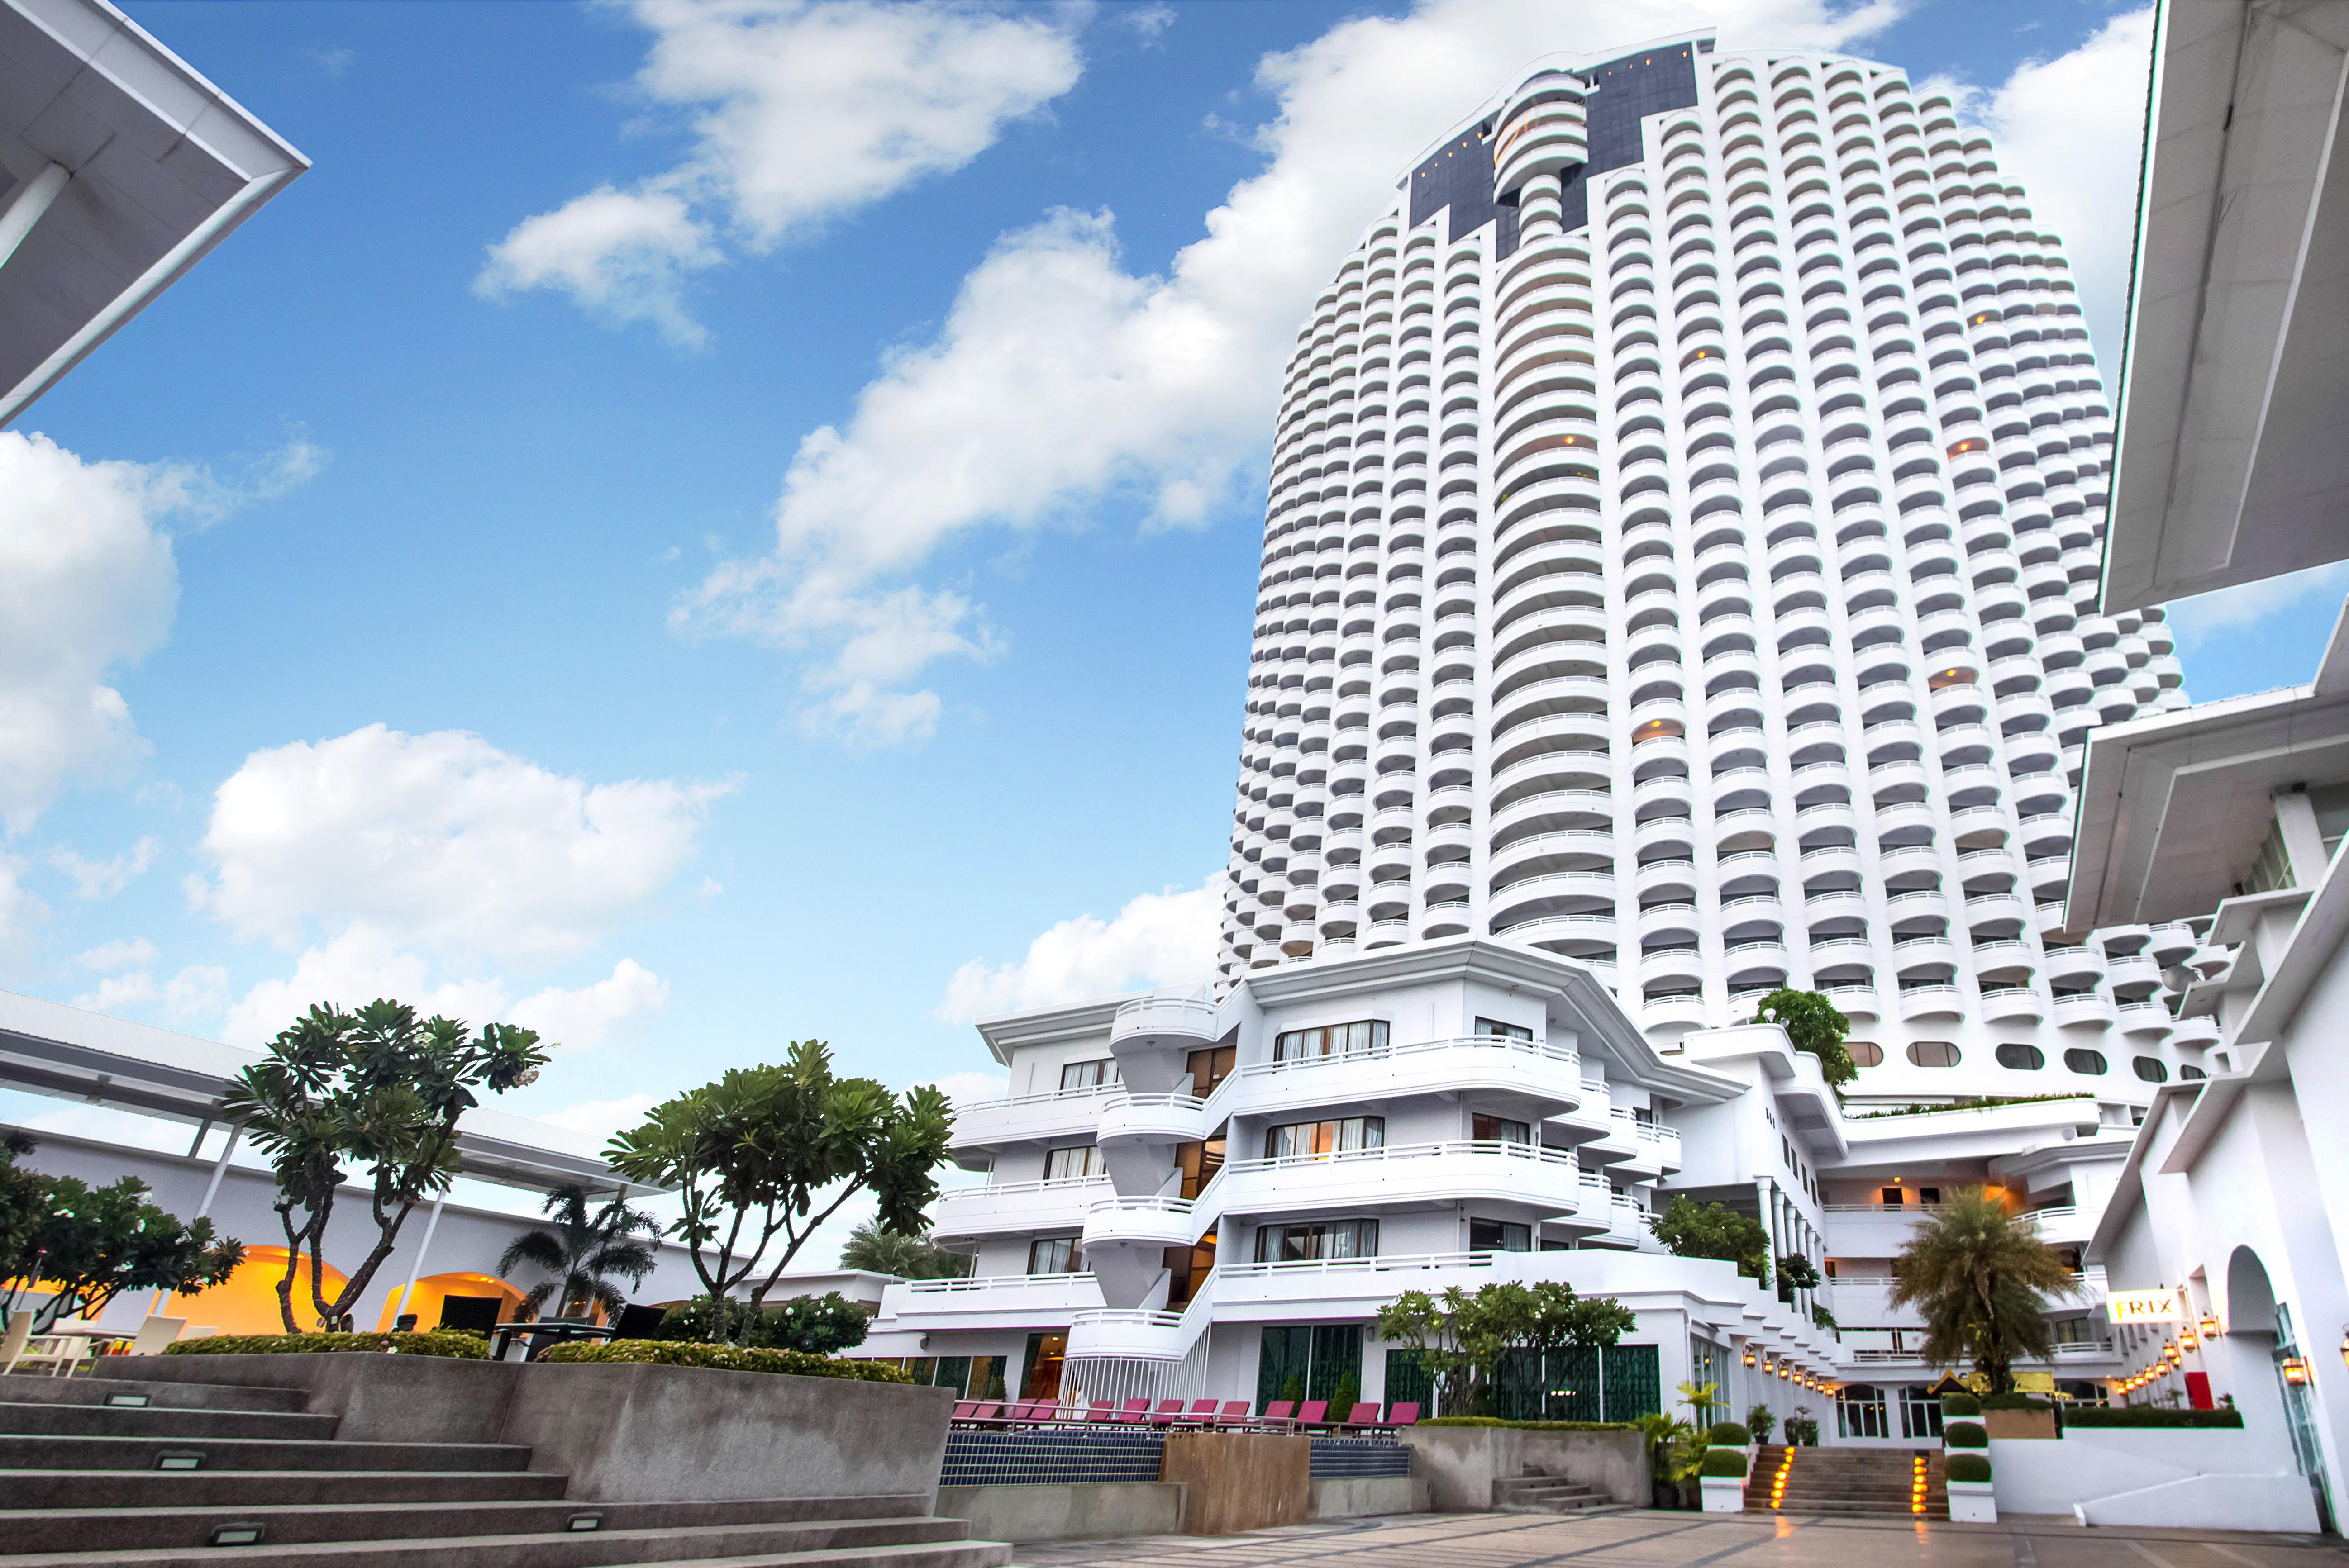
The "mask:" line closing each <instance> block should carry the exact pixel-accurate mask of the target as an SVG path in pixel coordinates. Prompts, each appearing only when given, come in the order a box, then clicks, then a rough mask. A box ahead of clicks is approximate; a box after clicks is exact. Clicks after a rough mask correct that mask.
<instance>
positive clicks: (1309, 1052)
mask: <svg viewBox="0 0 2349 1568" xmlns="http://www.w3.org/2000/svg"><path fill="white" fill-rule="evenodd" d="M1386 1048H1387V1026H1386V1021H1385V1020H1384V1019H1382V1018H1368V1019H1364V1020H1363V1021H1361V1023H1356V1024H1327V1025H1324V1026H1321V1027H1320V1028H1318V1029H1290V1030H1288V1031H1287V1032H1286V1033H1284V1034H1279V1035H1276V1036H1274V1037H1273V1041H1272V1059H1273V1060H1274V1061H1277V1062H1301V1061H1304V1060H1307V1059H1308V1058H1309V1057H1340V1056H1345V1057H1350V1056H1357V1055H1360V1054H1361V1053H1362V1052H1364V1051H1383V1050H1385V1049H1386Z"/></svg>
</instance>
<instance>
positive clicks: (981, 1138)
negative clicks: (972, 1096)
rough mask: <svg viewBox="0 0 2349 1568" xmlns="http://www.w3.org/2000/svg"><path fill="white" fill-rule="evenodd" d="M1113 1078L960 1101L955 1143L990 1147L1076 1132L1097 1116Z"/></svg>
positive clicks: (1112, 1086) (1047, 1139) (1091, 1124)
mask: <svg viewBox="0 0 2349 1568" xmlns="http://www.w3.org/2000/svg"><path fill="white" fill-rule="evenodd" d="M1117 1090H1118V1086H1117V1085H1116V1084H1113V1083H1105V1084H1094V1085H1092V1086H1090V1087H1088V1088H1072V1089H1062V1090H1060V1091H1058V1092H1057V1093H1050V1094H1023V1095H1014V1096H1011V1097H1009V1098H1008V1099H985V1100H977V1101H971V1102H967V1103H960V1104H957V1105H956V1107H955V1108H954V1116H955V1125H954V1146H955V1147H956V1148H957V1149H995V1148H1000V1147H1001V1146H1002V1145H1004V1144H1007V1143H1045V1142H1051V1141H1055V1140H1063V1139H1070V1138H1077V1137H1081V1136H1082V1135H1083V1134H1085V1133H1088V1132H1090V1131H1092V1129H1093V1127H1094V1125H1095V1124H1096V1123H1097V1122H1098V1121H1099V1120H1100V1119H1101V1106H1102V1099H1103V1098H1104V1097H1105V1096H1108V1095H1111V1094H1114V1093H1116V1092H1117Z"/></svg>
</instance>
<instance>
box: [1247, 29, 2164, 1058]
mask: <svg viewBox="0 0 2349 1568" xmlns="http://www.w3.org/2000/svg"><path fill="white" fill-rule="evenodd" d="M1710 49H1711V40H1710V39H1709V38H1687V39H1673V40H1666V41H1661V42H1659V43H1657V44H1654V45H1651V46H1648V47H1646V48H1643V49H1641V50H1640V51H1638V52H1636V53H1635V54H1632V55H1627V56H1622V57H1614V58H1609V57H1546V58H1545V59H1543V60H1541V61H1538V62H1537V63H1536V64H1535V65H1534V66H1533V67H1529V68H1528V70H1527V72H1526V75H1525V76H1524V77H1523V78H1522V79H1521V80H1520V81H1519V82H1518V83H1517V84H1516V86H1514V87H1512V88H1510V89H1508V90H1507V91H1506V92H1504V93H1502V94H1500V95H1497V96H1496V97H1495V98H1493V99H1492V100H1490V101H1489V102H1488V103H1487V104H1486V105H1485V107H1484V108H1481V109H1480V110H1479V111H1478V112H1477V113H1476V114H1475V116H1474V117H1472V118H1471V119H1469V120H1467V121H1466V122H1465V123H1464V126H1463V127H1462V128H1461V129H1460V130H1459V131H1457V132H1455V133H1454V134H1453V135H1452V136H1450V137H1448V138H1446V139H1444V141H1443V142H1442V143H1440V144H1439V145H1438V146H1437V147H1436V148H1435V149H1434V150H1433V151H1432V153H1431V154H1430V156H1429V158H1428V159H1427V160H1424V161H1423V163H1421V164H1420V165H1418V166H1417V167H1415V168H1414V169H1413V170H1406V171H1403V176H1404V177H1403V179H1402V181H1399V183H1398V200H1397V202H1396V205H1395V207H1394V209H1393V210H1392V211H1390V212H1389V213H1388V214H1386V215H1385V216H1384V217H1382V218H1381V219H1380V220H1378V221H1377V222H1373V223H1372V224H1371V225H1370V227H1369V229H1368V230H1367V231H1366V232H1365V234H1364V237H1363V239H1362V240H1361V242H1360V243H1359V244H1358V245H1357V246H1356V247H1355V249H1354V250H1353V251H1352V252H1351V253H1350V254H1349V255H1348V256H1347V257H1346V258H1345V259H1344V260H1343V262H1342V263H1340V265H1339V267H1338V268H1337V270H1336V273H1335V275H1334V277H1333V279H1332V282H1331V284H1330V286H1329V288H1327V289H1326V290H1325V291H1324V292H1323V293H1322V294H1321V296H1320V297H1319V299H1318V300H1317V301H1316V303H1315V306H1314V310H1313V313H1312V315H1311V318H1310V319H1309V321H1308V322H1307V324H1306V325H1305V326H1304V327H1303V329H1302V330H1301V331H1300V333H1299V343H1298V350H1297V354H1296V356H1295V357H1294V359H1293V360H1292V361H1291V363H1290V366H1289V371H1288V380H1287V384H1286V387H1285V391H1284V398H1283V403H1282V408H1281V416H1280V423H1279V427H1278V435H1277V438H1276V439H1277V444H1276V447H1275V451H1274V457H1273V471H1272V477H1271V493H1270V499H1269V501H1268V511H1267V522H1266V533H1265V549H1264V564H1263V573H1262V576H1261V579H1260V584H1259V598H1258V602H1257V635H1256V642H1255V647H1254V651H1253V655H1252V663H1251V673H1250V676H1249V683H1248V693H1247V716H1246V718H1245V721H1244V725H1243V746H1242V755H1241V772H1240V782H1239V789H1238V801H1237V809H1236V810H1235V815H1234V822H1233V840H1232V844H1233V848H1232V858H1231V861H1230V865H1229V873H1230V875H1229V882H1228V892H1227V902H1226V919H1225V923H1224V935H1223V956H1222V968H1223V974H1224V975H1225V978H1226V982H1228V981H1230V980H1233V979H1236V978H1237V977H1238V976H1240V975H1245V974H1247V973H1250V972H1252V971H1257V970H1261V969H1264V968H1266V967H1268V966H1276V965H1281V964H1284V963H1295V962H1299V961H1301V960H1303V959H1305V958H1306V957H1308V956H1331V955H1342V954H1348V953H1354V952H1370V951H1372V950H1375V949H1380V948H1382V947H1387V946H1391V945H1396V944H1406V943H1410V942H1413V941H1417V940H1423V939H1428V938H1436V937H1442V936H1446V935H1452V934H1468V933H1473V934H1480V935H1483V934H1490V935H1494V936H1498V937H1502V938H1504V939H1506V940H1507V941H1511V942H1515V943H1521V944H1529V945H1534V946H1537V947H1541V948H1544V949H1546V950H1547V951H1551V952H1555V953H1558V954H1564V955H1568V956H1571V957H1575V958H1578V959H1580V960H1583V961H1584V962H1586V963H1588V964H1590V965H1593V967H1594V969H1595V970H1596V972H1597V973H1599V975H1601V976H1602V977H1604V978H1605V979H1606V981H1607V982H1608V983H1609V985H1611V986H1612V987H1613V988H1614V989H1615V990H1616V992H1617V994H1618V995H1619V996H1620V997H1621V999H1622V1001H1623V1003H1624V1006H1626V1007H1627V1009H1629V1010H1630V1012H1631V1014H1632V1016H1634V1017H1635V1018H1636V1019H1638V1020H1639V1021H1640V1023H1641V1025H1642V1026H1644V1027H1646V1028H1648V1029H1649V1030H1650V1031H1651V1032H1652V1033H1659V1034H1666V1033H1670V1032H1673V1031H1679V1030H1686V1029H1690V1028H1695V1027H1711V1026H1723V1025H1725V1024H1729V1023H1731V1022H1733V1021H1735V1020H1737V1019H1738V1018H1740V1017H1742V1016H1746V1015H1745V1013H1744V1012H1743V1011H1741V1009H1743V1008H1749V1007H1750V1005H1751V1001H1752V999H1753V997H1754V995H1757V994H1758V993H1759V992H1760V991H1762V990H1764V989H1766V988H1768V987H1770V986H1772V985H1778V984H1781V983H1787V984H1793V985H1809V986H1816V987H1819V988H1822V989H1825V990H1826V991H1827V992H1828V993H1829V994H1830V995H1834V996H1835V997H1836V998H1837V1003H1838V1005H1839V1006H1842V1007H1843V1008H1844V1009H1845V1010H1846V1012H1847V1013H1848V1014H1849V1015H1850V1016H1852V1017H1853V1018H1854V1020H1855V1022H1856V1025H1857V1026H1856V1028H1855V1030H1854V1037H1855V1038H1856V1039H1858V1040H1860V1041H1862V1042H1864V1043H1865V1044H1866V1045H1867V1046H1870V1047H1876V1048H1877V1049H1878V1050H1880V1052H1881V1057H1882V1065H1880V1066H1873V1067H1870V1068H1868V1071H1867V1072H1866V1074H1865V1075H1864V1076H1863V1077H1862V1078H1861V1080H1860V1082H1859V1084H1858V1085H1857V1092H1858V1093H1859V1094H1860V1095H1861V1096H1863V1097H1867V1098H1883V1099H1894V1100H1901V1099H1915V1098H1919V1097H1922V1096H1932V1095H1952V1094H1959V1095H1979V1094H2010V1095H2013V1094H2033V1093H2045V1092H2050V1091H2052V1090H2055V1089H2059V1088H2075V1087H2077V1088H2093V1089H2094V1090H2095V1092H2097V1093H2099V1094H2100V1095H2103V1096H2105V1097H2106V1098H2127V1099H2136V1100H2137V1101H2139V1102H2140V1103H2141V1102H2142V1101H2143V1100H2144V1099H2146V1098H2147V1097H2148V1096H2149V1092H2150V1085H2149V1084H2148V1083H2147V1082H2145V1081H2142V1080H2141V1079H2139V1078H2136V1077H2134V1076H2132V1075H2133V1072H2134V1071H2135V1063H2136V1062H2137V1059H2138V1058H2144V1059H2145V1060H2146V1061H2147V1063H2148V1064H2151V1065H2148V1066H2147V1068H2146V1069H2145V1070H2146V1071H2148V1072H2151V1071H2155V1070H2157V1069H2158V1071H2159V1072H2160V1073H2161V1074H2163V1075H2164V1076H2166V1077H2170V1078H2175V1077H2176V1076H2178V1073H2179V1071H2180V1069H2182V1068H2187V1067H2189V1066H2190V1067H2195V1068H2198V1070H2199V1066H2200V1062H2201V1057H2200V1047H2201V1046H2202V1045H2204V1044H2207V1040H2205V1039H2204V1038H2203V1036H2202V1034H2201V1033H2198V1032H2196V1031H2194V1030H2189V1031H2187V1032H2185V1033H2182V1034H2178V1035H2176V1036H2175V1037H2173V1035H2172V1030H2173V1021H2172V1020H2171V1018H2170V1017H2169V1016H2168V1011H2167V1010H2166V1009H2165V1008H2164V1007H2163V1006H2161V995H2162V985H2163V980H2162V970H2163V967H2164V966H2165V965H2173V964H2176V963H2178V961H2180V960H2181V959H2183V958H2184V957H2185V956H2187V955H2188V954H2189V953H2190V952H2191V951H2192V949H2193V947H2194V945H2195V944H2194V939H2193V937H2192V935H2191V934H2189V933H2188V932H2187V931H2186V930H2185V929H2184V927H2183V926H2169V927H2162V928H2158V929H2148V928H2145V927H2133V928H2127V929H2123V930H2120V931H2116V932H2110V933H2098V934H2096V935H2095V937H2093V938H2091V939H2090V940H2089V941H2088V942H2087V943H2085V944H2082V945H2078V946H2074V947H2069V948H2065V947H2060V946H2058V947H2052V948H2051V946H2050V945H2049V944H2048V942H2047V940H2046V937H2047V934H2049V933H2052V932H2054V931H2055V930H2057V929H2058V927H2059V926H2060V924H2061V903H2060V901H2061V898H2062V894H2063V889H2064V875H2065V869H2066V865H2067V857H2068V851H2069V848H2070V815H2069V813H2070V811H2071V799H2072V790H2073V789H2074V787H2075V782H2076V779H2077V778H2078V774H2079V769H2080V744H2081V741H2082V739H2083V738H2084V736H2085V732H2086V731H2087V729H2088V727H2090V726H2092V725H2094V724H2095V723H2097V722H2100V721H2109V720H2114V719H2118V718H2122V717H2129V716H2132V715H2135V714H2138V713H2141V712H2146V711H2152V710H2157V709H2160V708H2166V707H2174V706H2178V705H2180V704H2182V703H2183V702H2184V700H2185V698H2184V695H2183V693H2182V691H2181V690H2180V689H2179V680H2180V675H2179V671H2178V665H2177V662H2176V660H2175V658H2174V657H2173V656H2172V654H2171V646H2172V645H2171V639H2170V636H2169V634H2168V629H2167V628H2166V627H2165V626H2164V625H2163V624H2161V623H2160V621H2159V620H2158V619H2156V618H2152V617H2151V616H2150V615H2147V616H2140V615H2121V616H2116V617H2107V616H2102V615H2097V614H2092V613H2090V607H2091V605H2092V603H2093V602H2094V598H2095V589H2096V572H2097V565H2098V561H2099V545H2098V541H2099V537H2100V533H2101V530H2102V526H2103V521H2102V520H2103V516H2104V511H2105V503H2106V482H2107V470H2108V469H2109V465H2110V459H2111V442H2112V421H2111V418H2110V415H2109V408H2108V399H2107V397H2106V391H2105V388H2104V384H2103V381H2102V378H2101V377H2100V375H2099V372H2098V370H2097V367H2096V364H2095V356H2094V354H2093V352H2092V351H2091V349H2090V347H2089V345H2088V343H2087V339H2086V333H2085V326H2084V325H2083V323H2082V320H2081V316H2080V311H2079V306H2078V303H2077V299H2076V294H2075V288H2074V284H2073V282H2072V279H2071V276H2070V273H2069V269H2068V266H2067V264H2066V263H2065V261H2064V255H2063V252H2062V248H2061V246H2060V244H2059V242H2057V240H2056V238H2055V237H2054V236H2053V235H2051V234H2049V233H2046V232H2044V229H2043V227H2042V226H2041V225H2040V224H2038V222H2036V221H2035V220H2034V219H2033V215H2032V212H2031V210H2030V208H2029V205H2028V202H2027V199H2026V197H2025V194H2024V192H2023V191H2022V190H2021V188H2020V187H2019V186H2017V185H2015V184H2014V183H2013V181H2012V180H2011V179H2009V178H2008V177H2007V176H2006V175H2005V174H2004V173H2003V172H2002V170H2000V168H1999V165H1998V160H1997V158H1996V155H1995V151H1994V150H1993V149H1992V147H1991V145H1990V144H1989V143H1988V142H1987V141H1986V140H1985V139H1982V138H1981V137H1979V136H1974V135H1971V134H1970V133H1967V132H1964V131H1961V129H1959V128H1958V126H1957V124H1956V122H1955V119H1954V117H1953V115H1952V112H1951V107H1950V105H1949V103H1948V102H1947V100H1946V99H1943V98H1935V97H1930V96H1929V97H1923V98H1920V96H1919V95H1918V94H1917V93H1916V92H1915V91H1914V90H1913V89H1912V88H1911V87H1910V85H1909V82H1908V81H1907V79H1906V78H1905V77H1903V76H1902V74H1901V73H1900V72H1899V71H1898V70H1895V69H1892V68H1890V67H1884V66H1880V65H1874V64H1870V63H1868V62H1864V61H1856V60H1850V59H1845V58H1841V57H1830V56H1820V55H1813V54H1806V53H1793V54H1780V53H1768V52H1740V53H1734V54H1729V53H1722V54H1715V53H1712V52H1710ZM1526 128H1530V129H1526ZM1463 160H1466V163H1467V164H1469V165H1474V166H1475V170H1476V171H1478V172H1477V173H1476V178H1477V179H1479V180H1481V179H1482V178H1483V174H1482V172H1481V171H1482V170H1491V174H1492V182H1491V186H1490V188H1489V189H1486V190H1484V191H1481V192H1480V191H1477V190H1476V189H1475V181H1472V180H1467V179H1465V178H1464V177H1463V176H1462V175H1461V173H1460V172H1459V170H1461V169H1462V168H1463V167H1464V164H1463ZM1436 192H1448V193H1449V196H1448V200H1447V201H1444V203H1443V204H1441V205H1437V206H1435V207H1434V208H1433V210H1432V211H1431V210H1429V203H1430V201H1431V199H1432V196H1431V193H1436ZM1495 199H1497V202H1498V205H1497V206H1495V205H1493V202H1494V201H1495ZM1912 1045H1921V1047H1922V1050H1921V1053H1920V1056H1919V1057H1911V1055H1910V1050H1909V1047H1911V1046H1912ZM1945 1045H1946V1046H1953V1047H1956V1050H1957V1054H1958V1058H1959V1060H1958V1065H1957V1066H1956V1067H1955V1068H1944V1067H1938V1066H1924V1065H1916V1064H1917V1063H1918V1062H1919V1061H1920V1060H1921V1061H1923V1062H1937V1061H1939V1060H1940V1059H1942V1058H1943V1057H1945V1056H1946V1052H1945V1051H1944V1050H1943V1048H1942V1047H1944V1046H1945ZM2001 1046H2009V1047H2028V1048H2029V1049H2028V1050H2025V1051H2022V1052H2015V1051H2010V1053H2009V1054H2010V1056H2012V1057H2017V1059H2019V1060H2022V1061H2023V1062H2026V1063H2027V1062H2028V1061H2029V1060H2030V1059H2031V1057H2030V1056H2029V1051H2030V1050H2035V1051H2036V1052H2037V1053H2038V1060H2039V1063H2040V1065H2039V1066H2037V1067H2030V1066H2021V1067H2008V1066H2003V1065H2001V1064H2000V1062H1999V1060H1998V1057H1997V1054H1996V1053H1997V1048H1998V1047H2001ZM2083 1050H2085V1051H2090V1052H2094V1053H2096V1056H2097V1057H2101V1059H2102V1061H2103V1064H2104V1066H2103V1068H2102V1070H2101V1071H2096V1070H2089V1069H2093V1068H2095V1057H2070V1058H2068V1064H2069V1065H2067V1057H2066V1052H2067V1051H2083ZM1863 1054H1864V1055H1865V1054H1869V1053H1867V1052H1863ZM2075 1069H2079V1070H2075Z"/></svg>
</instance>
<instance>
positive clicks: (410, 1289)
mask: <svg viewBox="0 0 2349 1568" xmlns="http://www.w3.org/2000/svg"><path fill="white" fill-rule="evenodd" d="M448 1201H449V1190H448V1189H447V1188H445V1187H444V1188H442V1189H441V1190H440V1196H438V1197H436V1198H434V1199H433V1200H432V1217H431V1218H430V1219H429V1220H427V1221H425V1222H424V1239H423V1240H422V1241H420V1242H419V1243H416V1261H415V1262H414V1263H412V1264H409V1265H408V1283H407V1284H404V1285H402V1286H400V1287H399V1311H400V1312H405V1311H407V1310H408V1298H409V1296H410V1295H414V1294H415V1292H416V1282H417V1281H418V1280H419V1279H420V1278H422V1277H423V1274H424V1253H425V1251H426V1249H427V1248H429V1247H430V1246H431V1245H432V1233H433V1232H435V1231H437V1230H439V1229H440V1205H442V1204H443V1203H446V1202H448ZM391 1320H392V1322H394V1323H398V1321H399V1313H398V1312H395V1313H393V1314H392V1318H391Z"/></svg>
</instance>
